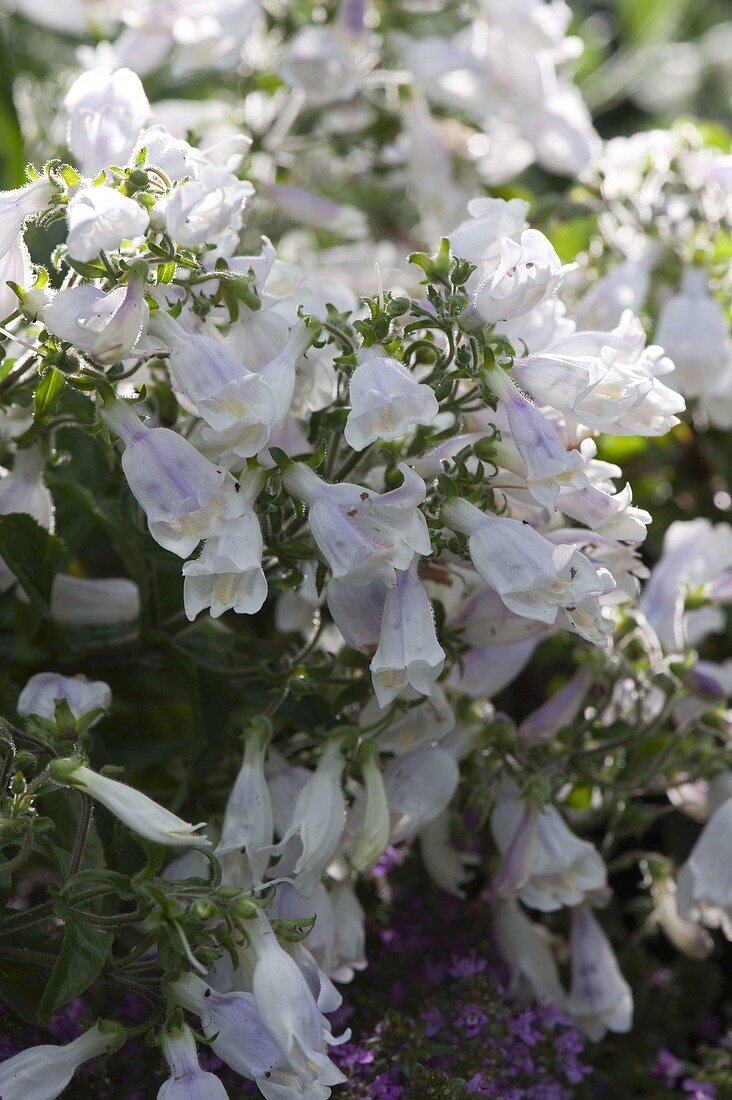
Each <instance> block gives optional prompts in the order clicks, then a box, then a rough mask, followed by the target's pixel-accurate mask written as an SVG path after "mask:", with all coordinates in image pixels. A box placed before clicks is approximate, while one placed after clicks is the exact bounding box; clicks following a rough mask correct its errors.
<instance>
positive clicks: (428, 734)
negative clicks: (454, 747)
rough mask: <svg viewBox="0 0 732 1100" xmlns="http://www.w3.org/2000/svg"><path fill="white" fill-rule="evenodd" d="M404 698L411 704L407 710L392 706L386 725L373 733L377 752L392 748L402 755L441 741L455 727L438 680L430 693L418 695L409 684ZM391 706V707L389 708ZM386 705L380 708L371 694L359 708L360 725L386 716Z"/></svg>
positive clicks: (451, 709)
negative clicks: (377, 748) (375, 734)
mask: <svg viewBox="0 0 732 1100" xmlns="http://www.w3.org/2000/svg"><path fill="white" fill-rule="evenodd" d="M403 701H404V702H409V703H410V704H411V706H409V708H408V709H407V710H394V711H393V713H392V715H391V720H390V722H389V725H388V726H387V727H386V729H384V730H382V731H381V732H380V733H379V734H377V737H376V744H377V745H378V747H379V751H380V752H393V753H394V755H395V756H401V755H403V753H405V752H411V751H412V749H418V748H421V747H422V746H423V745H430V744H435V743H436V742H437V741H442V740H443V739H444V738H445V737H446V736H447V735H448V734H449V733H450V731H451V730H453V729H454V728H455V712H454V710H453V708H452V705H451V704H450V702H449V701H448V698H447V696H446V695H445V692H444V691H443V689H442V687H441V686H440V684H435V685H434V687H433V689H432V694H431V695H429V696H427V697H426V698H421V697H420V696H419V695H418V693H417V692H416V691H414V690H413V689H412V688H410V689H409V690H408V691H405V693H404V696H403ZM392 709H393V708H392ZM387 713H388V708H387V709H385V710H382V709H381V707H380V706H379V704H378V701H377V700H376V697H375V696H373V697H372V698H371V699H369V701H368V703H367V704H366V706H365V707H364V708H363V710H362V711H361V713H360V715H359V718H358V724H359V726H362V727H366V726H373V725H374V724H375V723H376V722H379V723H380V724H381V721H382V719H384V718H386V715H387Z"/></svg>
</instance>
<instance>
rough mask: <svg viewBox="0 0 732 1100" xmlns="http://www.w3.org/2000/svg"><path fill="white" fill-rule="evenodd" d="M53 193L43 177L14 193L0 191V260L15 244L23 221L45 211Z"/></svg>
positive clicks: (52, 189)
mask: <svg viewBox="0 0 732 1100" xmlns="http://www.w3.org/2000/svg"><path fill="white" fill-rule="evenodd" d="M55 191H56V188H55V187H54V185H53V184H52V183H51V181H50V180H49V179H46V177H45V176H42V177H41V179H37V180H32V181H31V182H30V183H26V184H24V185H23V187H16V188H15V190H14V191H0V258H2V257H3V256H5V254H6V253H7V252H9V251H10V249H11V248H12V247H13V245H14V244H16V243H17V240H18V234H19V233H20V230H21V228H22V225H23V222H24V221H25V219H26V218H29V217H31V215H33V214H40V213H41V211H43V210H45V209H46V208H47V207H48V205H49V203H50V202H51V199H52V198H53V195H54V193H55Z"/></svg>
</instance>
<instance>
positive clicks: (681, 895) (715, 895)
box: [676, 798, 732, 940]
mask: <svg viewBox="0 0 732 1100" xmlns="http://www.w3.org/2000/svg"><path fill="white" fill-rule="evenodd" d="M731 830H732V798H726V799H725V801H723V802H722V804H721V806H719V807H718V808H717V809H716V810H715V811H714V813H713V814H712V816H711V817H710V818H709V821H708V822H707V823H706V825H705V826H704V828H703V829H702V832H701V835H700V837H699V839H698V840H697V842H696V844H695V845H694V847H693V849H692V851H691V855H690V856H689V858H688V859H687V861H686V863H685V864H684V866H683V867H682V868H681V870H680V871H679V875H678V879H677V898H676V900H677V904H678V911H679V915H680V916H681V917H682V918H683V919H684V920H700V921H702V922H703V923H704V924H706V925H708V926H709V927H710V928H721V929H722V931H723V932H724V934H725V936H726V937H727V939H728V940H732V872H731V871H730V864H729V859H728V856H727V852H728V850H729V837H730V831H731Z"/></svg>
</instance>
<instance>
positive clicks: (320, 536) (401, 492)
mask: <svg viewBox="0 0 732 1100" xmlns="http://www.w3.org/2000/svg"><path fill="white" fill-rule="evenodd" d="M399 470H400V472H401V474H402V477H403V478H404V481H403V482H402V484H401V485H400V486H399V488H398V489H392V490H391V491H390V492H388V493H381V494H379V493H375V492H374V491H373V490H371V489H365V488H363V487H362V486H360V485H353V484H351V483H349V482H345V481H344V482H341V483H340V484H339V485H329V484H328V483H327V482H325V481H321V480H320V478H319V477H318V476H317V474H315V473H314V472H313V471H312V470H311V469H310V468H309V467H308V466H305V465H304V464H303V463H299V462H298V463H293V464H292V465H290V466H288V468H287V469H286V470H285V471H284V473H283V475H282V480H283V482H284V484H285V487H286V488H287V489H288V491H289V492H291V493H293V495H294V496H297V497H300V498H301V499H302V500H304V501H306V503H307V504H309V505H310V516H309V521H310V530H311V531H312V534H313V538H314V539H315V541H316V543H317V545H318V547H319V549H320V551H321V553H322V554H323V556H324V557H325V559H326V561H327V562H328V564H329V565H330V568H331V570H332V572H333V576H334V577H335V578H336V579H339V580H343V581H346V582H347V583H348V584H356V585H359V584H368V582H369V581H371V580H375V579H381V580H383V582H384V583H385V584H386V585H388V586H390V587H391V586H392V585H393V584H395V583H396V574H395V570H396V569H407V568H408V567H409V565H410V563H411V561H412V558H413V556H414V554H415V553H416V554H429V553H430V550H431V544H430V537H429V532H428V530H427V524H426V521H425V518H424V516H423V515H422V512H421V511H420V510H419V505H420V504H421V503H422V501H423V500H424V498H425V495H426V489H425V484H424V482H423V481H422V478H421V477H419V476H418V475H417V474H415V473H414V471H413V470H410V469H409V467H408V466H405V465H404V464H403V463H401V464H400V465H399Z"/></svg>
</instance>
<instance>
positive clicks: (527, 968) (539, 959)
mask: <svg viewBox="0 0 732 1100" xmlns="http://www.w3.org/2000/svg"><path fill="white" fill-rule="evenodd" d="M493 934H494V935H495V937H496V941H497V943H498V947H499V950H500V951H501V954H502V955H503V957H504V959H505V960H506V962H507V964H508V967H509V970H510V972H511V981H510V984H509V987H508V994H509V996H510V997H518V998H522V994H523V993H524V992H525V991H526V988H527V987H528V991H529V993H530V995H531V996H533V997H536V999H537V1000H539V1001H541V1002H548V1003H549V1004H553V1005H557V1007H559V1008H562V1007H563V1006H564V1004H565V1003H566V1000H567V995H566V993H565V992H564V989H563V988H562V983H561V982H560V980H559V971H558V969H557V963H556V960H555V958H554V956H553V954H552V952H551V948H550V947H549V943H548V942H547V940H546V939H545V938H544V937H543V936H542V934H541V926H540V925H536V924H534V923H533V921H530V920H529V918H528V917H527V916H526V914H525V913H524V911H523V909H522V908H521V906H520V905H519V903H518V902H517V901H503V902H500V903H499V904H498V905H497V906H496V909H495V912H494V915H493Z"/></svg>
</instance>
